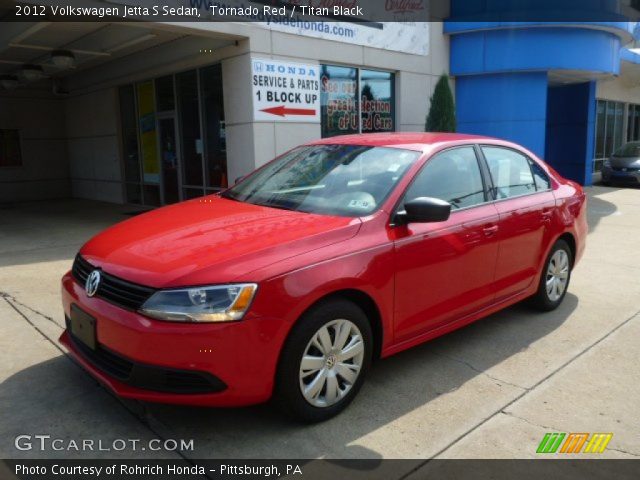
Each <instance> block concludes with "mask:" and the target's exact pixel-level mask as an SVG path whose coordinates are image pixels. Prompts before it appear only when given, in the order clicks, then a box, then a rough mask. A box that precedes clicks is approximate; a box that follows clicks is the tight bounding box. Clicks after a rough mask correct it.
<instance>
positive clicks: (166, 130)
mask: <svg viewBox="0 0 640 480" xmlns="http://www.w3.org/2000/svg"><path fill="white" fill-rule="evenodd" d="M158 130H159V131H160V158H161V161H162V202H163V203H164V204H167V203H175V202H177V201H179V200H180V188H179V186H178V163H179V162H178V149H177V146H176V121H175V118H174V117H173V116H167V117H164V118H159V119H158Z"/></svg>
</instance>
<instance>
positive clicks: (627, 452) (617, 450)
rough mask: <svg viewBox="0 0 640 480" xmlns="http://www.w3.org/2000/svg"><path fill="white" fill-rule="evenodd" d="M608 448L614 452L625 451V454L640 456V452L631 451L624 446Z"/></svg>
mask: <svg viewBox="0 0 640 480" xmlns="http://www.w3.org/2000/svg"><path fill="white" fill-rule="evenodd" d="M607 450H613V451H614V452H620V453H624V454H625V455H631V456H632V457H638V458H640V454H638V453H633V452H629V451H628V450H623V449H622V448H614V447H607Z"/></svg>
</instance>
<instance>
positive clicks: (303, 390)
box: [275, 299, 373, 422]
mask: <svg viewBox="0 0 640 480" xmlns="http://www.w3.org/2000/svg"><path fill="white" fill-rule="evenodd" d="M372 340H373V338H372V333H371V326H370V324H369V321H368V319H367V317H366V315H365V314H364V312H363V311H362V310H361V309H360V308H359V307H358V306H357V305H355V304H354V303H352V302H350V301H348V300H342V299H336V300H330V301H327V302H323V303H321V304H319V305H317V306H315V307H314V308H312V310H310V311H309V312H307V313H306V314H305V315H303V317H302V318H301V319H300V320H299V321H298V324H297V325H296V326H295V327H294V329H293V331H292V332H291V335H290V336H289V338H288V339H287V342H286V344H285V347H284V348H283V351H282V355H281V357H280V364H279V367H278V373H277V377H276V392H275V397H276V401H277V402H278V403H279V406H280V407H281V408H282V410H284V411H285V413H287V414H289V415H292V416H294V417H295V418H297V419H299V420H302V421H305V422H320V421H324V420H327V419H329V418H331V417H333V416H335V415H337V414H338V413H340V412H341V411H342V410H344V409H345V408H346V407H347V405H349V403H351V401H352V400H353V398H354V397H355V396H356V394H357V393H358V390H360V387H361V386H362V382H363V381H364V376H365V374H366V372H367V370H368V368H369V365H370V364H371V356H372V345H373V341H372Z"/></svg>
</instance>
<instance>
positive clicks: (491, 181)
mask: <svg viewBox="0 0 640 480" xmlns="http://www.w3.org/2000/svg"><path fill="white" fill-rule="evenodd" d="M483 147H492V148H502V149H504V150H511V151H512V152H515V153H518V154H520V155H522V156H523V157H524V158H525V159H526V160H527V165H529V171H530V172H531V179H532V180H533V186H534V188H535V190H534V191H533V192H528V193H523V194H522V195H515V196H513V197H507V198H496V187H495V185H494V183H493V176H492V175H491V170H490V169H489V162H487V157H486V156H485V154H484V150H482V148H483ZM478 149H479V150H480V154H481V155H482V161H483V162H484V164H485V165H486V169H487V170H486V171H487V175H488V177H489V181H490V183H491V191H490V194H491V197H492V199H493V200H492V201H493V202H504V201H505V200H513V199H514V198H522V197H527V196H529V195H536V194H538V193H544V192H549V191H551V190H552V189H553V185H552V183H551V177H550V176H549V174H548V173H547V172H546V171H545V170H544V168H542V166H541V165H540V164H538V165H539V166H540V168H542V170H543V171H544V174H545V175H546V177H547V179H548V180H549V188H548V189H546V190H538V185H536V178H535V175H534V173H533V169H532V168H531V165H532V163H533V162H535V160H534V159H533V158H531V156H529V155H527V154H526V153H525V152H523V151H521V150H518V149H517V148H513V147H508V146H505V145H494V144H491V143H479V144H478ZM536 163H537V162H536Z"/></svg>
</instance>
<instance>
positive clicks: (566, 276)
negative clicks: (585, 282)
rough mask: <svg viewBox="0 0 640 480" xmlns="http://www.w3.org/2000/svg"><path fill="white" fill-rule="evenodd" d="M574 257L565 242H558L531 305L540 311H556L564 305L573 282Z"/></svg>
mask: <svg viewBox="0 0 640 480" xmlns="http://www.w3.org/2000/svg"><path fill="white" fill-rule="evenodd" d="M572 266H573V255H572V253H571V248H570V247H569V245H568V244H567V242H565V241H564V240H558V241H557V242H556V243H555V244H554V245H553V248H551V252H549V256H548V257H547V261H546V262H545V264H544V267H543V270H542V274H541V275H540V283H539V285H538V291H537V292H536V294H535V295H534V296H533V297H531V304H532V305H533V306H534V307H536V308H537V309H539V310H542V311H550V310H555V309H556V308H558V306H559V305H560V304H561V303H562V300H563V299H564V296H565V295H566V293H567V288H568V287H569V280H571V268H572Z"/></svg>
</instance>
